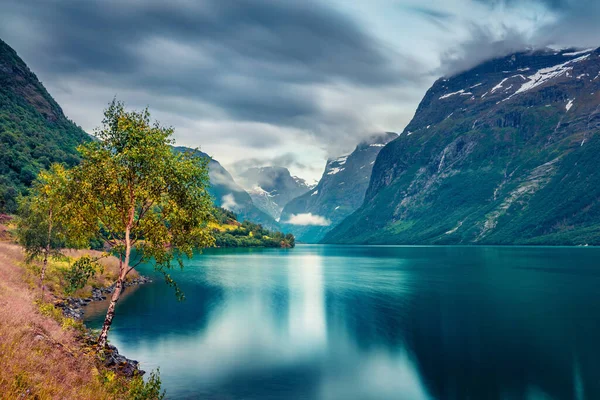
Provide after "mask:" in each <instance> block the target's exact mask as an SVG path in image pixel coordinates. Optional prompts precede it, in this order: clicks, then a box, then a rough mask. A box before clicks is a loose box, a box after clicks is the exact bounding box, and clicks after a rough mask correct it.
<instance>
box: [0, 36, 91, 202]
mask: <svg viewBox="0 0 600 400" xmlns="http://www.w3.org/2000/svg"><path fill="white" fill-rule="evenodd" d="M87 140H90V139H89V136H88V135H87V134H86V133H85V132H84V131H83V130H82V129H81V128H79V127H78V126H77V125H75V124H74V123H73V122H71V121H70V120H68V119H67V118H66V117H65V115H64V114H63V111H62V109H61V108H60V106H59V105H58V104H57V103H56V101H54V99H53V98H52V96H50V94H49V93H48V92H47V91H46V89H45V88H44V86H43V85H42V84H41V82H40V81H39V80H38V79H37V77H36V76H35V74H34V73H33V72H31V71H30V70H29V68H28V67H27V65H26V64H25V63H24V62H23V60H22V59H21V58H20V57H19V56H18V55H17V53H16V52H15V51H14V50H13V49H12V48H11V47H10V46H8V45H7V44H6V43H4V42H3V41H2V40H0V211H4V212H14V211H15V210H16V198H17V196H18V195H19V194H24V193H25V192H26V189H27V187H28V186H29V184H31V182H32V180H33V179H34V178H35V177H36V175H37V173H38V171H39V170H40V169H41V168H47V167H48V166H50V164H52V163H54V162H60V163H66V164H68V165H73V164H75V163H77V162H78V155H77V151H76V150H75V148H76V147H77V145H79V144H81V143H83V142H85V141H87Z"/></svg>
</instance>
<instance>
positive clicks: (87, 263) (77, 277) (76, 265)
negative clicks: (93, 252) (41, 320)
mask: <svg viewBox="0 0 600 400" xmlns="http://www.w3.org/2000/svg"><path fill="white" fill-rule="evenodd" d="M98 272H99V273H102V266H101V265H100V264H99V263H98V262H97V261H96V260H95V259H93V258H92V257H90V256H87V255H85V256H82V257H80V258H78V259H77V260H75V262H73V264H71V266H70V267H69V268H68V269H66V270H64V271H63V276H64V279H65V288H64V291H65V294H67V295H69V296H70V295H72V294H73V293H75V292H76V291H77V290H79V289H83V288H84V287H85V286H86V285H87V283H88V281H89V280H90V279H91V278H93V277H94V276H95V275H96V273H98Z"/></svg>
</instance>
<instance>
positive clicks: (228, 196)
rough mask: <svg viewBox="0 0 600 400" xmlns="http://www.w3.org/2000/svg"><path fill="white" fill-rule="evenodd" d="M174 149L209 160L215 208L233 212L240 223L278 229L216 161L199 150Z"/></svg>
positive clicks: (187, 148) (210, 188) (277, 225)
mask: <svg viewBox="0 0 600 400" xmlns="http://www.w3.org/2000/svg"><path fill="white" fill-rule="evenodd" d="M174 149H175V150H176V151H182V152H183V151H195V152H196V154H197V155H198V156H199V157H203V158H207V159H208V160H209V163H208V168H209V178H210V187H209V189H208V191H209V193H210V195H211V196H212V197H213V199H214V202H215V205H216V206H217V207H223V208H225V209H227V210H229V211H232V212H234V213H235V214H236V215H237V216H238V220H240V221H244V220H248V221H251V222H254V223H257V224H261V225H263V226H264V227H265V228H267V229H271V230H278V229H279V224H278V223H277V221H275V219H273V218H272V217H271V216H270V215H268V214H267V213H265V212H264V211H262V210H260V209H259V208H258V207H256V206H255V205H254V203H253V202H252V198H251V197H250V195H249V194H248V193H247V192H246V191H245V190H244V189H243V188H242V187H241V186H240V185H238V184H237V183H236V182H235V180H234V179H233V177H232V176H231V174H230V173H229V172H228V171H227V170H226V169H225V168H223V166H222V165H221V164H220V163H219V162H218V161H217V160H215V159H214V158H212V157H211V156H209V155H208V154H206V153H204V152H202V151H200V150H194V149H190V148H189V147H183V146H178V147H175V148H174Z"/></svg>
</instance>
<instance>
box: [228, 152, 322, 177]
mask: <svg viewBox="0 0 600 400" xmlns="http://www.w3.org/2000/svg"><path fill="white" fill-rule="evenodd" d="M264 166H276V167H285V168H294V167H295V168H300V169H310V168H312V167H310V166H308V165H305V164H304V163H302V162H300V161H299V160H298V157H297V156H296V155H295V154H293V153H284V154H282V155H280V156H277V157H265V158H245V159H242V160H239V161H237V162H235V163H234V164H233V165H232V168H233V171H234V172H235V173H236V174H241V173H243V172H244V171H246V170H247V169H249V168H255V167H264Z"/></svg>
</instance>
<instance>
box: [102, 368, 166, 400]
mask: <svg viewBox="0 0 600 400" xmlns="http://www.w3.org/2000/svg"><path fill="white" fill-rule="evenodd" d="M98 378H99V380H100V382H101V383H102V385H103V386H104V387H105V388H106V389H107V390H108V391H109V392H110V393H112V394H113V395H114V396H115V398H118V399H127V400H162V399H164V398H165V391H164V390H161V386H162V382H161V380H160V371H159V370H158V369H156V371H152V372H150V376H149V377H148V379H147V380H146V381H145V380H144V378H142V377H141V376H139V375H137V376H134V377H133V378H131V379H126V378H124V377H121V376H119V375H118V374H116V373H115V372H114V371H112V370H103V371H102V372H101V373H100V374H99V375H98Z"/></svg>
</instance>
